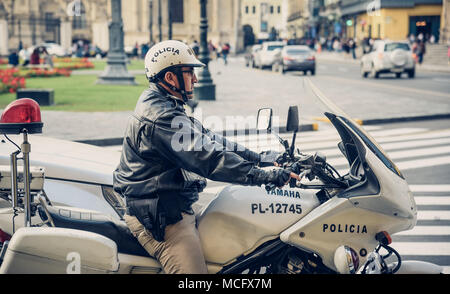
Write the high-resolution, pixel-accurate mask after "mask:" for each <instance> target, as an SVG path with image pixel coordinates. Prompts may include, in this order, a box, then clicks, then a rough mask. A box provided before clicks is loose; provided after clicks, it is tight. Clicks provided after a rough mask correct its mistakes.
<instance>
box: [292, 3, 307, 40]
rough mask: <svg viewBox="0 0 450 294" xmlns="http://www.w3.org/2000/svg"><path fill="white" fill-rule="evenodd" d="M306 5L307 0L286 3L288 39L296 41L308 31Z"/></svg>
mask: <svg viewBox="0 0 450 294" xmlns="http://www.w3.org/2000/svg"><path fill="white" fill-rule="evenodd" d="M308 4H309V1H308V0H289V1H288V20H287V31H288V39H297V38H302V37H304V36H305V34H306V32H307V30H308V28H307V22H308V19H309V17H310V12H309V7H308Z"/></svg>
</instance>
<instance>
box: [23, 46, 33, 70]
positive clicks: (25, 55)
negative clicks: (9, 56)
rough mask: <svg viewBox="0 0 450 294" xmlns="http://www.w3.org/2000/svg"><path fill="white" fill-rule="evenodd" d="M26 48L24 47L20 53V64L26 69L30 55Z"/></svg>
mask: <svg viewBox="0 0 450 294" xmlns="http://www.w3.org/2000/svg"><path fill="white" fill-rule="evenodd" d="M26 48H27V46H26V45H25V49H23V50H22V51H21V52H22V59H23V63H22V66H23V67H26V66H28V64H30V57H31V54H30V50H29V49H26Z"/></svg>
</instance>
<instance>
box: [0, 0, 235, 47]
mask: <svg viewBox="0 0 450 294" xmlns="http://www.w3.org/2000/svg"><path fill="white" fill-rule="evenodd" d="M242 1H243V0H209V1H208V4H207V11H208V25H209V28H208V39H209V40H212V41H213V43H215V44H220V43H225V42H228V43H230V44H231V48H232V51H234V50H236V49H237V50H241V49H242V47H243V42H242V39H243V34H242V25H241V16H240V14H241V10H240V9H239V7H241V2H242ZM168 11H170V12H171V18H170V19H171V23H172V26H171V33H172V38H173V39H178V40H182V41H185V42H187V43H191V42H193V41H194V40H197V41H199V39H200V28H199V26H200V0H122V18H123V23H124V34H125V46H126V47H127V46H134V45H135V44H136V43H137V44H142V43H148V42H150V41H151V40H150V39H152V40H153V41H154V42H158V41H159V40H165V39H167V38H168V36H169V14H168ZM110 19H111V3H110V1H109V0H0V55H6V54H7V53H8V51H10V50H11V49H16V48H19V45H20V44H22V47H28V46H31V45H35V44H39V43H42V42H55V43H58V44H61V45H62V46H63V47H65V48H66V49H69V48H70V47H71V46H72V43H73V42H75V41H78V40H84V41H86V42H89V43H91V44H94V45H97V46H99V47H100V48H101V49H103V50H108V47H109V34H108V24H109V21H110ZM150 28H151V29H150Z"/></svg>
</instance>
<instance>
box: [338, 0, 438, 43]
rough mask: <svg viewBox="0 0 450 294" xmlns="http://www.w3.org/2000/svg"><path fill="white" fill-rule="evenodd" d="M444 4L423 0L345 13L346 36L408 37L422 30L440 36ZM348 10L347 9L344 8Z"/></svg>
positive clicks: (360, 38)
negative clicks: (403, 4)
mask: <svg viewBox="0 0 450 294" xmlns="http://www.w3.org/2000/svg"><path fill="white" fill-rule="evenodd" d="M442 7H443V6H442V4H426V5H424V4H421V5H414V6H412V7H393V8H390V7H383V6H382V5H381V7H379V9H368V10H364V11H363V12H360V13H358V14H353V15H349V14H347V15H343V21H344V23H345V24H346V35H347V37H356V38H357V39H358V40H362V39H364V38H374V39H377V38H380V39H389V40H396V41H400V40H406V39H407V38H408V37H409V36H410V35H411V34H413V35H415V36H417V35H419V34H420V33H422V34H423V36H424V37H425V38H429V37H431V36H432V35H434V37H435V38H436V40H437V39H438V38H439V34H440V31H441V30H442V28H443V26H444V17H443V15H442V14H443V9H442ZM344 11H345V10H344Z"/></svg>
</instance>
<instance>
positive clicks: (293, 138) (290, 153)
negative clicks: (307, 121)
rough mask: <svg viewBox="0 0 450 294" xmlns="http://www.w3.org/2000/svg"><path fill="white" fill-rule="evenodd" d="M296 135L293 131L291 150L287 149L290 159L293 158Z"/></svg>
mask: <svg viewBox="0 0 450 294" xmlns="http://www.w3.org/2000/svg"><path fill="white" fill-rule="evenodd" d="M296 137H297V132H294V136H292V143H291V150H289V155H290V156H291V159H292V160H294V150H295V139H296Z"/></svg>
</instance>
